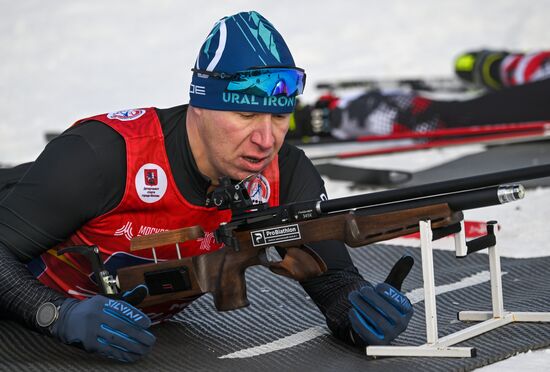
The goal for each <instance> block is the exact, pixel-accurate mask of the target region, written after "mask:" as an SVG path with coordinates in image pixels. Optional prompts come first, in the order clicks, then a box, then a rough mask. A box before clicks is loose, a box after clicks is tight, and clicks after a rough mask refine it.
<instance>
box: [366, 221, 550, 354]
mask: <svg viewBox="0 0 550 372" xmlns="http://www.w3.org/2000/svg"><path fill="white" fill-rule="evenodd" d="M495 230H496V221H489V222H487V232H488V234H487V235H486V236H484V237H481V238H478V239H475V240H474V241H472V242H468V243H467V242H466V237H465V233H464V221H462V222H461V223H460V231H459V232H458V233H455V235H454V243H455V250H456V256H457V257H459V258H460V257H466V256H467V255H468V254H470V253H473V252H476V251H478V250H480V249H483V248H488V249H489V269H490V273H491V298H492V302H493V310H492V311H460V312H459V313H458V314H457V315H458V320H461V321H476V322H481V323H478V324H476V325H473V326H470V327H468V328H465V329H463V330H460V331H457V332H454V333H451V334H449V335H447V336H444V337H441V338H438V334H437V312H436V301H435V295H436V293H435V281H434V265H433V250H432V237H433V231H432V229H431V223H430V221H429V220H427V221H420V248H421V251H422V273H423V280H424V303H425V313H426V339H427V340H426V341H427V342H426V343H425V344H423V345H418V346H399V345H396V346H393V345H389V346H367V348H366V354H367V355H370V356H375V357H376V356H423V357H452V358H462V357H475V356H476V349H475V348H473V347H452V345H455V344H458V343H460V342H462V341H465V340H468V339H470V338H473V337H476V336H479V335H480V334H482V333H485V332H489V331H491V330H493V329H496V328H498V327H502V326H504V325H506V324H508V323H512V322H550V312H538V313H537V312H510V311H505V310H504V302H503V298H502V279H501V270H500V256H499V253H498V250H497V247H496V236H495ZM483 239H485V240H483ZM476 240H477V243H480V244H470V243H474V242H475V241H476ZM487 242H489V243H488V244H487Z"/></svg>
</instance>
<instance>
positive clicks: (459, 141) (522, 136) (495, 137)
mask: <svg viewBox="0 0 550 372" xmlns="http://www.w3.org/2000/svg"><path fill="white" fill-rule="evenodd" d="M548 135H549V133H548V130H545V129H544V128H540V129H535V130H529V131H522V132H511V133H497V134H484V135H478V136H470V137H463V138H451V139H438V140H434V141H430V142H422V143H412V144H410V143H409V144H403V145H401V144H398V145H397V146H379V147H377V148H372V149H367V150H359V151H348V152H339V153H336V154H329V155H320V156H312V157H310V160H312V161H319V160H328V159H350V158H357V157H362V156H373V155H385V154H392V153H398V152H407V151H418V150H426V149H432V148H441V147H448V146H459V145H466V144H488V145H490V144H500V143H512V142H522V141H530V140H540V139H547V138H548Z"/></svg>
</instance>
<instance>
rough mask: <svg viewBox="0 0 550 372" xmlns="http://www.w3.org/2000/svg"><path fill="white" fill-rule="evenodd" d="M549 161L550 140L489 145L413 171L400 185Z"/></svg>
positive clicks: (545, 182) (546, 181)
mask: <svg viewBox="0 0 550 372" xmlns="http://www.w3.org/2000/svg"><path fill="white" fill-rule="evenodd" d="M543 164H550V141H549V140H542V141H533V142H526V143H515V144H513V143H511V144H506V145H499V146H490V147H487V149H486V150H485V151H483V152H480V153H477V154H472V155H467V156H464V157H462V158H459V159H456V160H453V161H450V162H448V163H444V164H441V165H439V166H436V167H433V168H429V169H426V170H423V171H419V172H416V173H413V175H412V179H411V180H409V181H407V182H405V183H402V184H400V185H399V187H408V186H415V185H420V184H424V183H431V182H438V181H444V180H449V179H453V178H462V177H469V176H477V175H480V174H484V173H493V172H500V171H505V170H510V169H517V168H523V167H531V166H535V165H543ZM521 183H522V184H523V185H524V186H525V187H537V186H550V177H546V178H539V179H536V180H530V181H525V182H521Z"/></svg>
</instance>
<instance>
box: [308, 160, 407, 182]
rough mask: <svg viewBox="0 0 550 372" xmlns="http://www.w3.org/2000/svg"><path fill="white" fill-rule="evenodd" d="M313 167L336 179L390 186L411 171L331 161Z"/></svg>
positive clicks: (403, 180) (400, 180) (404, 179)
mask: <svg viewBox="0 0 550 372" xmlns="http://www.w3.org/2000/svg"><path fill="white" fill-rule="evenodd" d="M315 168H317V171H318V172H319V173H320V174H321V175H322V176H325V177H328V178H330V179H333V180H338V181H350V182H353V183H354V184H356V185H361V186H388V187H391V186H396V185H399V184H401V183H404V182H407V181H409V180H410V179H411V178H412V174H411V173H409V172H404V171H397V170H386V169H366V168H358V167H351V166H347V165H340V164H332V163H322V164H315Z"/></svg>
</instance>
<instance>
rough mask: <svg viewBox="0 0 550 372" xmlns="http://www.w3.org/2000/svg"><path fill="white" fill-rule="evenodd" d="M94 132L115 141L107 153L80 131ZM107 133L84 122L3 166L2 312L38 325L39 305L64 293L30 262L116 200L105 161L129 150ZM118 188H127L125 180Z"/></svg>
mask: <svg viewBox="0 0 550 372" xmlns="http://www.w3.org/2000/svg"><path fill="white" fill-rule="evenodd" d="M94 128H95V129H94ZM98 128H102V129H99V130H98ZM90 130H93V131H94V133H96V134H97V135H99V136H101V137H102V140H101V141H100V142H101V143H104V144H110V145H111V146H110V149H109V151H105V149H102V148H96V147H95V145H94V141H93V136H83V135H82V134H83V133H84V132H88V131H90ZM109 131H112V130H111V129H110V128H108V127H107V126H105V125H103V124H92V125H81V126H79V127H76V128H74V129H72V130H69V131H68V132H66V133H65V134H63V135H61V136H60V137H58V138H57V139H54V140H53V141H52V142H50V143H49V144H48V146H46V149H45V150H44V151H43V152H42V154H41V155H40V156H39V157H38V159H37V160H36V161H35V162H34V163H32V164H26V165H23V166H20V167H19V168H15V169H12V170H0V312H1V313H2V314H4V315H5V316H7V317H10V318H13V319H15V320H18V321H20V322H22V323H24V324H26V325H28V326H29V327H31V328H35V329H38V328H37V326H36V325H35V320H34V318H35V313H36V310H37V309H38V307H39V306H40V304H42V303H44V302H47V301H55V300H58V299H60V298H63V297H64V295H63V294H61V293H58V292H56V291H54V290H52V289H50V288H48V287H46V286H44V285H42V283H40V282H39V281H38V280H37V279H35V278H34V277H33V276H32V274H31V273H30V272H29V271H28V269H27V267H26V263H27V262H28V261H30V260H31V259H32V258H34V257H37V256H39V255H41V254H42V253H44V252H45V251H47V250H48V249H50V248H51V247H53V246H55V245H56V244H58V243H60V242H62V241H64V240H65V239H66V238H67V237H69V236H70V235H71V234H72V233H73V232H74V231H75V230H76V229H78V228H79V227H80V226H81V225H82V224H83V223H84V222H85V221H87V220H89V219H91V218H93V217H95V216H97V215H99V214H101V213H103V212H104V211H105V210H108V209H109V208H110V207H111V206H112V205H113V204H115V203H116V202H117V200H116V199H117V197H118V196H117V193H120V192H119V191H117V188H119V187H116V186H115V187H109V188H106V187H105V184H106V183H105V179H106V178H108V177H110V176H111V175H110V174H109V172H107V173H106V172H105V171H106V169H107V170H108V169H109V167H107V168H105V167H104V166H103V165H104V164H113V160H114V159H113V157H116V156H117V154H118V153H120V154H122V156H125V149H124V147H122V149H118V150H117V149H116V146H112V143H109V141H105V137H104V136H113V140H114V141H119V140H118V139H116V136H118V134H116V133H115V132H112V133H110V132H109ZM85 137H86V138H87V139H86V140H85V139H84V138H85ZM90 138H91V140H90ZM120 141H123V140H122V139H120ZM122 144H123V142H122ZM119 147H120V146H119ZM67 154H70V156H67ZM102 157H108V158H102ZM123 159H124V158H123ZM122 164H124V161H123V162H122ZM124 171H125V170H124ZM19 178H20V179H19ZM111 185H112V183H111ZM119 186H120V187H121V188H122V189H123V187H124V182H122V185H119Z"/></svg>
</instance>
